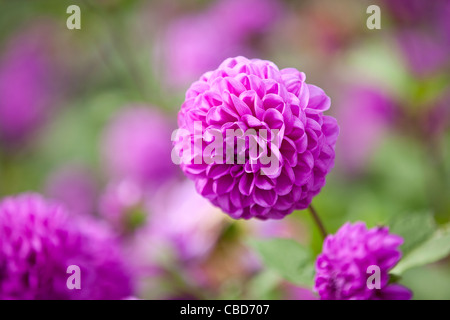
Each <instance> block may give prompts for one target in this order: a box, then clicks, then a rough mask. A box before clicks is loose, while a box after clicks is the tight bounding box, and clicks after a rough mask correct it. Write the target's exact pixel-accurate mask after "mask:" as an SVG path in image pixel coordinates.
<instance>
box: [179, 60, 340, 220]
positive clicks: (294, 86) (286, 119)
mask: <svg viewBox="0 0 450 320" xmlns="http://www.w3.org/2000/svg"><path fill="white" fill-rule="evenodd" d="M329 107H330V98H329V97H328V96H327V95H326V94H325V92H324V91H323V90H322V89H320V88H319V87H316V86H314V85H310V84H307V83H306V82H305V74H304V73H302V72H299V71H297V70H296V69H292V68H287V69H282V70H279V69H278V67H277V66H276V65H275V64H274V63H272V62H270V61H264V60H259V59H253V60H249V59H247V58H244V57H236V58H229V59H227V60H225V61H224V62H223V63H222V64H221V65H220V66H219V68H218V69H216V70H214V71H211V72H207V73H205V74H204V75H203V76H202V77H201V78H200V80H199V81H196V82H194V83H193V84H192V85H191V87H190V88H189V89H188V91H187V93H186V100H185V102H184V103H183V105H182V107H181V110H180V112H179V114H178V124H179V127H180V129H181V130H180V131H183V132H184V134H186V132H187V136H188V138H189V139H188V140H189V141H188V143H186V141H185V140H186V139H185V138H186V136H185V135H184V134H183V137H182V139H181V138H180V137H176V139H178V140H176V141H175V150H178V151H180V156H181V158H182V160H181V168H182V170H183V171H184V173H185V174H186V175H187V176H188V177H189V178H190V179H192V180H194V181H195V184H196V188H197V191H198V192H199V193H200V194H201V195H203V196H204V197H206V198H207V199H209V200H210V201H211V202H212V203H213V204H214V205H216V206H218V207H220V208H221V209H222V210H223V211H225V212H226V213H228V214H229V215H230V216H231V217H232V218H235V219H239V218H243V219H250V218H253V217H257V218H259V219H263V220H265V219H282V218H283V217H284V216H286V215H288V214H290V213H291V212H292V211H293V210H295V209H305V208H307V207H308V206H309V204H310V203H311V200H312V198H313V197H314V196H315V195H317V194H318V193H319V192H320V190H321V188H322V187H323V186H324V185H325V177H326V175H327V174H328V173H329V172H330V170H331V168H332V167H333V165H334V147H335V143H336V139H337V136H338V133H339V128H338V125H337V123H336V120H335V119H334V118H333V117H330V116H326V115H324V114H323V112H324V111H326V110H328V109H329ZM199 125H200V126H199ZM230 131H232V132H233V131H234V133H235V134H236V136H235V137H230ZM263 131H264V132H265V134H266V136H265V137H264V135H263ZM199 134H200V139H202V138H203V139H202V140H200V144H201V145H199V143H198V142H199V138H198V136H199ZM210 135H214V137H216V136H220V139H222V140H223V141H224V145H223V150H215V152H211V157H209V155H208V152H206V151H205V149H206V148H207V147H208V149H209V147H210V145H211V144H212V143H215V144H217V142H214V141H215V139H212V140H211V139H210V138H209V136H210ZM234 139H237V143H235V140H234ZM181 140H183V141H181ZM211 141H212V142H211ZM255 142H256V144H257V147H252V145H253V146H255ZM191 144H192V145H193V146H194V148H193V151H192V152H190V154H189V152H187V151H186V150H187V149H188V147H190V146H191ZM236 146H237V147H236ZM239 146H240V147H239ZM230 148H231V150H227V149H230ZM189 149H191V148H189ZM258 149H259V151H257V150H258ZM261 150H262V151H261ZM220 151H223V152H222V153H224V154H225V159H222V160H223V161H222V163H220V161H214V156H216V155H218V154H219V153H220ZM255 151H257V152H255ZM185 154H188V155H187V157H186V158H185V157H184V156H185ZM199 159H200V163H198V162H199V161H198V160H199ZM211 160H213V161H211ZM208 163H209V164H208Z"/></svg>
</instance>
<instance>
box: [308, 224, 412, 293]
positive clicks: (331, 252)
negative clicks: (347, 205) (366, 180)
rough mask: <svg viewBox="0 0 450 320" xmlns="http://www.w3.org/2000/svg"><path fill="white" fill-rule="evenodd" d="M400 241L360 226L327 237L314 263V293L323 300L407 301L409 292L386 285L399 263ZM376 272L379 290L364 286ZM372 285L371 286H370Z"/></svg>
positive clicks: (347, 226) (380, 230)
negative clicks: (390, 273)
mask: <svg viewBox="0 0 450 320" xmlns="http://www.w3.org/2000/svg"><path fill="white" fill-rule="evenodd" d="M402 243H403V238H402V237H400V236H398V235H393V234H389V229H388V228H387V227H376V228H373V229H367V227H366V225H365V224H364V223H362V222H357V223H355V224H350V223H346V224H345V225H344V226H342V227H341V228H340V229H339V230H338V232H337V233H336V234H335V235H329V236H328V237H327V238H326V239H325V242H324V245H323V250H322V253H321V254H320V255H319V256H318V258H317V261H316V277H315V287H314V288H315V290H316V291H317V292H318V293H319V296H320V298H321V299H324V300H355V299H356V300H408V299H410V298H411V292H410V291H409V290H408V289H407V288H404V287H402V286H400V285H397V284H389V283H388V282H389V274H388V272H389V270H390V269H392V268H393V267H394V266H395V265H396V264H397V262H398V261H399V260H400V257H401V252H400V250H399V249H398V247H399V246H400V245H401V244H402ZM371 266H376V267H378V268H379V271H380V273H379V285H380V286H379V289H378V288H372V289H370V288H369V286H368V280H371V279H369V277H370V276H371V275H372V274H374V272H373V271H372V269H370V270H369V267H371ZM371 283H372V282H371Z"/></svg>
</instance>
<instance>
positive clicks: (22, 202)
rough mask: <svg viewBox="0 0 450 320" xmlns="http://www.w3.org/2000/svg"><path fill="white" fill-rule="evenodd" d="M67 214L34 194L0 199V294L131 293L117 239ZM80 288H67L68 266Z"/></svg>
mask: <svg viewBox="0 0 450 320" xmlns="http://www.w3.org/2000/svg"><path fill="white" fill-rule="evenodd" d="M77 218H79V217H71V218H70V217H69V215H68V213H67V212H66V210H65V209H64V208H63V207H62V206H60V205H59V204H56V203H53V202H51V201H47V200H46V199H44V198H42V197H41V196H40V195H37V194H23V195H19V196H17V197H9V198H5V199H3V200H2V201H1V202H0V270H1V272H0V274H1V277H0V299H2V300H3V299H27V300H28V299H122V298H125V297H128V296H130V295H131V294H132V290H131V279H130V277H129V272H128V268H127V267H126V264H125V261H124V259H123V256H122V253H121V252H120V250H119V245H118V243H117V242H116V241H115V238H114V237H113V236H112V234H111V233H110V232H109V229H106V228H105V227H104V226H103V225H101V224H99V223H98V222H96V221H92V220H91V219H89V220H87V219H77ZM71 266H76V267H78V268H79V271H80V273H79V277H80V278H79V284H80V286H79V289H78V288H69V286H68V284H67V283H68V278H69V276H70V275H71V273H68V270H69V271H70V270H72V269H69V267H71Z"/></svg>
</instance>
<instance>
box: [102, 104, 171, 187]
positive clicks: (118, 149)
mask: <svg viewBox="0 0 450 320" xmlns="http://www.w3.org/2000/svg"><path fill="white" fill-rule="evenodd" d="M171 132H172V128H171V124H170V121H169V120H168V119H167V118H166V117H165V116H164V114H162V113H161V112H159V111H158V110H156V109H154V108H149V107H145V106H130V107H127V108H125V109H123V110H121V111H120V112H119V113H118V114H117V115H115V117H114V118H113V119H112V121H111V123H110V124H109V126H108V127H107V128H106V130H105V133H104V137H103V143H102V145H103V158H104V160H105V162H106V166H107V167H108V169H109V171H110V174H111V176H112V177H113V179H114V180H132V181H134V182H135V183H137V184H139V185H141V186H142V187H152V188H153V187H157V186H158V185H160V184H161V183H163V182H164V181H166V180H168V179H169V178H170V177H172V176H173V175H174V174H175V170H176V166H174V165H173V163H172V162H171V161H170V150H171V144H170V134H171Z"/></svg>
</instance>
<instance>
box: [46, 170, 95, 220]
mask: <svg viewBox="0 0 450 320" xmlns="http://www.w3.org/2000/svg"><path fill="white" fill-rule="evenodd" d="M46 194H47V195H48V196H49V197H50V198H52V199H55V200H58V201H60V202H61V203H63V204H64V205H65V206H66V207H67V208H68V209H69V210H70V212H72V213H75V214H82V215H83V214H84V215H91V214H93V213H94V212H95V209H96V203H97V183H96V181H95V179H94V177H93V174H92V172H91V170H89V169H88V168H85V167H83V166H81V165H67V166H64V167H62V168H60V169H58V170H56V171H55V172H52V173H51V175H50V177H49V178H48V179H47V182H46Z"/></svg>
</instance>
